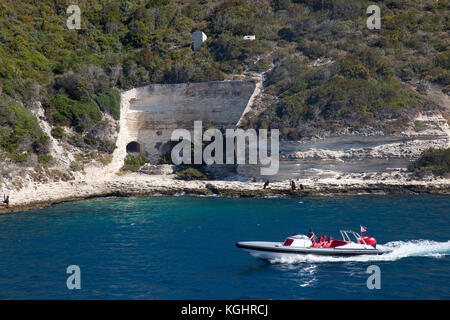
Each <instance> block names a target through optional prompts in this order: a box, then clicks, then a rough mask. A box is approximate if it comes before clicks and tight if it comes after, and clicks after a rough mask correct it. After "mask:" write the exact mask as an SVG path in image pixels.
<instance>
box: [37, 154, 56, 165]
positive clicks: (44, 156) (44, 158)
mask: <svg viewBox="0 0 450 320" xmlns="http://www.w3.org/2000/svg"><path fill="white" fill-rule="evenodd" d="M52 160H53V157H52V155H51V154H40V155H39V156H38V162H39V163H42V164H47V163H49V162H50V161H52Z"/></svg>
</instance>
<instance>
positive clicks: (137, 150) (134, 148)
mask: <svg viewBox="0 0 450 320" xmlns="http://www.w3.org/2000/svg"><path fill="white" fill-rule="evenodd" d="M127 153H131V154H134V155H138V154H142V147H141V145H140V143H138V142H136V141H132V142H130V143H129V144H127Z"/></svg>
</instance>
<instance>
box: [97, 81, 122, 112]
mask: <svg viewBox="0 0 450 320" xmlns="http://www.w3.org/2000/svg"><path fill="white" fill-rule="evenodd" d="M95 101H96V102H97V103H98V105H99V106H100V110H102V111H104V112H107V113H109V114H110V115H111V116H112V117H113V118H114V119H116V120H119V119H120V92H119V90H117V89H115V88H111V89H109V90H108V91H106V93H105V94H101V95H98V96H97V97H96V98H95Z"/></svg>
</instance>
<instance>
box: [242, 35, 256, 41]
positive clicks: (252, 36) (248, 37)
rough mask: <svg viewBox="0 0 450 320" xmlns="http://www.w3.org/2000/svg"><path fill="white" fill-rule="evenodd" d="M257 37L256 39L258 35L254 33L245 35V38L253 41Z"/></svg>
mask: <svg viewBox="0 0 450 320" xmlns="http://www.w3.org/2000/svg"><path fill="white" fill-rule="evenodd" d="M255 39H256V36H255V35H254V34H250V35H246V36H244V40H247V41H253V40H255Z"/></svg>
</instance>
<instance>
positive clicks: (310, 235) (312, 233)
mask: <svg viewBox="0 0 450 320" xmlns="http://www.w3.org/2000/svg"><path fill="white" fill-rule="evenodd" d="M314 237H315V234H314V232H313V231H312V229H309V231H308V238H309V239H310V240H311V241H313V239H314Z"/></svg>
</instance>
